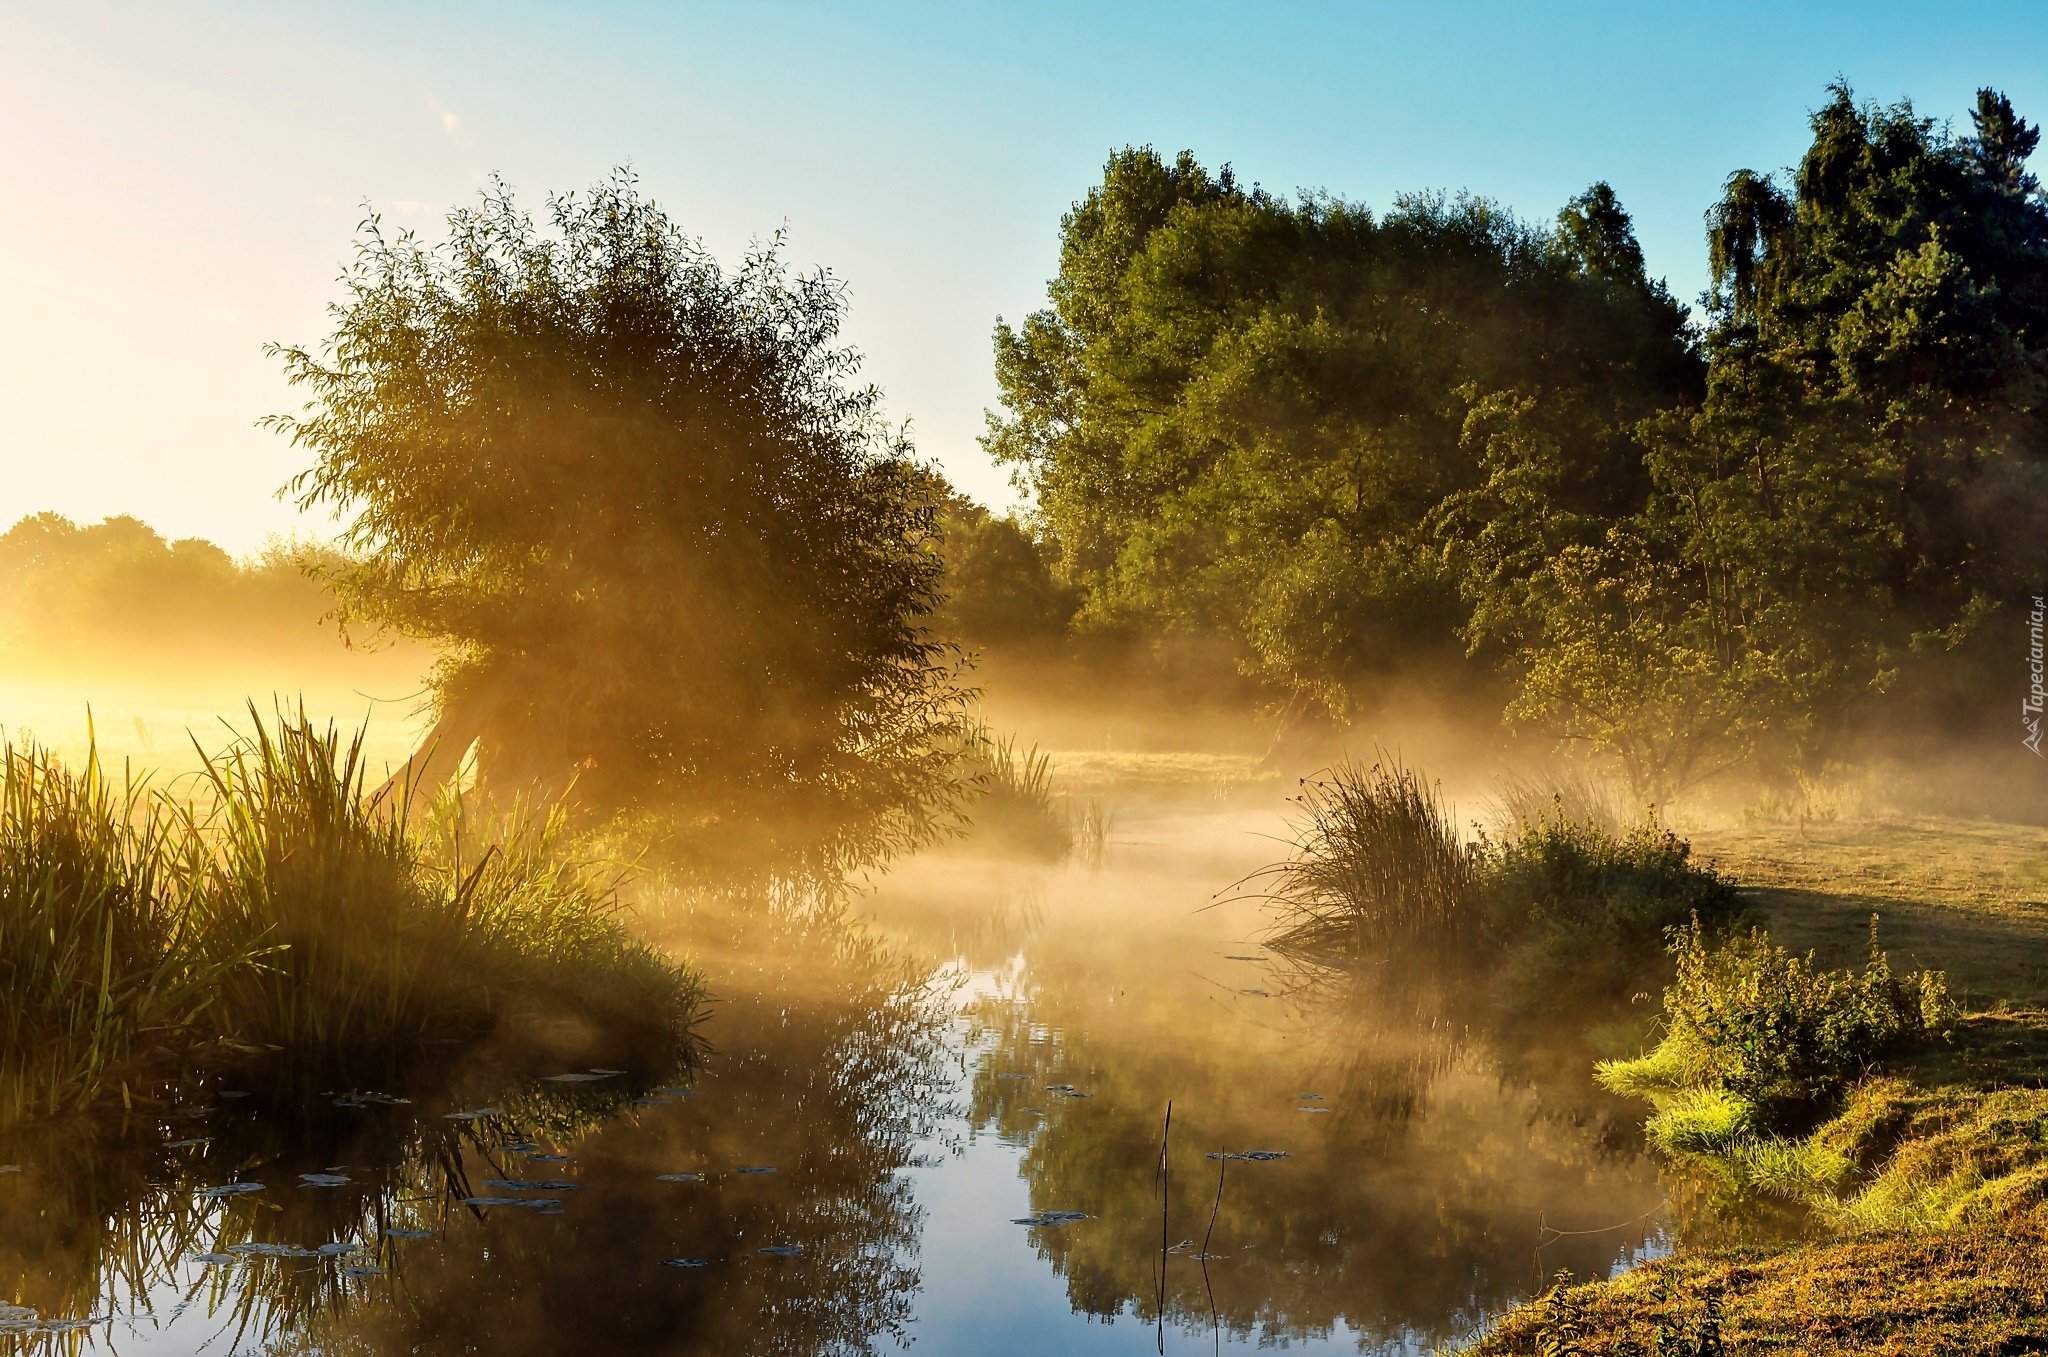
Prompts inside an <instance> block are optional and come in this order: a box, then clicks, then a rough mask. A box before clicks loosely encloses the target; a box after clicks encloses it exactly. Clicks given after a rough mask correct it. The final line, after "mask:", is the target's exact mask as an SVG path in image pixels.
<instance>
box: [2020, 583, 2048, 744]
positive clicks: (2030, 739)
mask: <svg viewBox="0 0 2048 1357" xmlns="http://www.w3.org/2000/svg"><path fill="white" fill-rule="evenodd" d="M2044 618H2048V599H2044V598H2043V596H2042V595H2040V594H2036V595H2034V610H2033V611H2032V612H2031V613H2028V614H2027V675H2028V678H2029V680H2030V682H2029V683H2028V684H2027V696H2026V700H2025V701H2023V702H2021V703H2020V724H2021V725H2023V726H2025V727H2026V730H2027V733H2026V736H2025V737H2024V738H2023V739H2021V740H2020V743H2021V744H2023V745H2025V746H2026V747H2027V748H2029V749H2031V750H2033V751H2034V757H2035V758H2037V759H2038V758H2040V757H2041V756H2042V755H2041V708H2042V705H2043V703H2044V701H2048V691H2044V690H2043V688H2042V686H2041V673H2042V655H2041V623H2042V620H2043V619H2044Z"/></svg>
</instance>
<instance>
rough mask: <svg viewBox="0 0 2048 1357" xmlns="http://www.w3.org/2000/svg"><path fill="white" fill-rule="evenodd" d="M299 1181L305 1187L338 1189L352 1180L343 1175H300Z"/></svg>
mask: <svg viewBox="0 0 2048 1357" xmlns="http://www.w3.org/2000/svg"><path fill="white" fill-rule="evenodd" d="M299 1181H300V1182H301V1183H303V1184H305V1185H306V1186H307V1187H340V1186H341V1185H342V1184H343V1183H347V1182H351V1181H353V1180H352V1179H351V1178H349V1176H348V1175H347V1174H345V1173H302V1174H300V1175H299Z"/></svg>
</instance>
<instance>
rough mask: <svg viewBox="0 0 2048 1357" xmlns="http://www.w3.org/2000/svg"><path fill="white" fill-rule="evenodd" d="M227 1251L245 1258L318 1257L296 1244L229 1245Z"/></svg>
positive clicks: (311, 1251)
mask: <svg viewBox="0 0 2048 1357" xmlns="http://www.w3.org/2000/svg"><path fill="white" fill-rule="evenodd" d="M227 1251H228V1252H229V1253H236V1254H240V1255H242V1256H243V1257H245V1258H318V1257H319V1256H320V1255H319V1254H317V1253H315V1252H313V1250H311V1249H302V1248H300V1247H299V1246H298V1245H297V1244H258V1243H248V1244H230V1245H228V1247H227Z"/></svg>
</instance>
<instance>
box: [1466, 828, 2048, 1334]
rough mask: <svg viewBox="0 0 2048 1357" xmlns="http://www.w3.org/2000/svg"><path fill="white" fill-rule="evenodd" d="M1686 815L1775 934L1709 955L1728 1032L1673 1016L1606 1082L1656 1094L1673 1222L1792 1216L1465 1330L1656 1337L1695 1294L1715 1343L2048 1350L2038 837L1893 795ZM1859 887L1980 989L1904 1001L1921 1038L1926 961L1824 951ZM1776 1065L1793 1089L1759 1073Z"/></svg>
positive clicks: (1856, 903) (1860, 904) (1857, 914)
mask: <svg viewBox="0 0 2048 1357" xmlns="http://www.w3.org/2000/svg"><path fill="white" fill-rule="evenodd" d="M1697 837H1698V839H1699V841H1701V842H1704V843H1706V844H1708V845H1709V846H1710V847H1711V848H1712V849H1713V850H1714V851H1715V853H1716V856H1717V858H1718V862H1719V865H1720V866H1721V867H1722V869H1723V870H1724V871H1727V872H1729V873H1730V874H1731V875H1735V876H1737V877H1739V878H1741V879H1743V880H1745V881H1746V882H1748V881H1754V882H1757V883H1758V889H1755V890H1754V891H1753V892H1752V894H1751V898H1752V899H1753V900H1754V901H1755V905H1756V912H1757V914H1758V915H1759V916H1761V917H1762V918H1764V919H1765V920H1767V921H1768V923H1769V926H1770V932H1771V935H1772V938H1773V940H1774V941H1773V942H1772V943H1764V944H1762V945H1760V946H1759V945H1755V944H1754V940H1753V943H1752V946H1751V947H1750V955H1749V958H1748V959H1749V962H1750V963H1752V964H1749V965H1746V966H1731V967H1729V968H1727V969H1726V970H1725V971H1724V973H1723V974H1722V975H1721V976H1720V977H1719V980H1720V982H1722V988H1723V989H1725V990H1728V991H1730V992H1731V993H1732V994H1733V995H1734V996H1735V1000H1736V1001H1735V1002H1731V1003H1725V1004H1722V1005H1721V1007H1722V1008H1723V1009H1724V1010H1739V1011H1724V1012H1723V1014H1722V1017H1723V1018H1724V1019H1727V1021H1726V1022H1725V1023H1724V1025H1723V1030H1722V1031H1721V1033H1720V1034H1719V1040H1720V1041H1721V1042H1722V1044H1723V1047H1724V1049H1723V1050H1722V1051H1720V1052H1718V1053H1717V1052H1715V1051H1714V1050H1712V1049H1711V1047H1712V1046H1713V1045H1714V1044H1715V1041H1714V1040H1712V1039H1710V1040H1707V1041H1705V1042H1704V1043H1703V1042H1702V1040H1701V1033H1700V1032H1699V1031H1698V1030H1696V1029H1695V1030H1691V1031H1690V1032H1681V1030H1680V1029H1681V1028H1683V1027H1684V1026H1685V1024H1683V1023H1668V1022H1667V1025H1666V1028H1665V1039H1664V1041H1663V1042H1662V1043H1661V1044H1660V1045H1659V1046H1658V1047H1657V1048H1656V1049H1655V1050H1653V1051H1652V1052H1651V1053H1650V1054H1649V1055H1648V1056H1645V1057H1643V1058H1640V1059H1637V1060H1633V1061H1624V1062H1610V1063H1609V1064H1607V1065H1606V1066H1604V1067H1603V1068H1602V1071H1601V1077H1602V1081H1603V1082H1604V1083H1606V1084H1607V1085H1608V1086H1609V1087H1610V1088H1612V1089H1614V1090H1615V1091H1617V1092H1620V1093H1624V1094H1628V1095H1632V1096H1638V1097H1643V1098H1645V1099H1647V1100H1649V1101H1650V1102H1651V1103H1652V1104H1653V1107H1654V1108H1655V1113H1654V1115H1653V1116H1652V1117H1651V1119H1650V1121H1649V1123H1648V1126H1647V1128H1646V1129H1647V1132H1648V1135H1649V1138H1650V1139H1651V1141H1652V1143H1653V1144H1655V1145H1657V1146H1658V1147H1659V1148H1660V1149H1662V1150H1664V1151H1666V1152H1667V1153H1669V1154H1671V1155H1672V1156H1673V1161H1674V1162H1673V1167H1672V1170H1671V1172H1672V1174H1673V1175H1674V1176H1673V1177H1672V1178H1671V1179H1670V1181H1671V1182H1672V1184H1673V1187H1674V1192H1675V1194H1676V1195H1677V1196H1679V1197H1681V1198H1683V1199H1685V1200H1687V1201H1688V1202H1690V1203H1691V1209H1689V1210H1688V1211H1687V1212H1685V1213H1682V1215H1681V1232H1682V1234H1681V1237H1682V1238H1684V1239H1692V1238H1695V1237H1696V1238H1698V1239H1700V1240H1701V1241H1710V1240H1714V1239H1716V1238H1720V1239H1728V1238H1733V1239H1738V1240H1739V1239H1741V1238H1743V1236H1744V1235H1745V1233H1746V1232H1747V1231H1748V1230H1749V1228H1750V1224H1751V1223H1755V1224H1759V1225H1761V1224H1767V1223H1769V1222H1773V1221H1779V1220H1783V1219H1785V1217H1784V1215H1783V1212H1785V1211H1787V1210H1790V1211H1794V1212H1796V1213H1797V1215H1796V1216H1795V1217H1793V1218H1794V1219H1803V1222H1804V1224H1803V1229H1804V1237H1803V1238H1801V1237H1798V1236H1797V1235H1796V1234H1795V1236H1794V1237H1791V1238H1781V1239H1779V1240H1778V1241H1776V1242H1770V1243H1748V1244H1739V1245H1736V1246H1733V1247H1730V1246H1728V1245H1725V1244H1713V1243H1707V1242H1701V1243H1699V1244H1697V1245H1692V1244H1687V1245H1685V1246H1683V1247H1681V1248H1680V1250H1679V1252H1678V1253H1677V1254H1676V1255H1675V1256H1673V1257H1670V1258H1667V1259H1664V1260H1660V1261H1658V1262H1654V1263H1651V1264H1648V1265H1646V1266H1644V1267H1641V1268H1638V1269H1636V1270H1634V1271H1632V1272H1630V1273H1626V1274H1624V1275H1622V1276H1620V1277H1618V1278H1615V1279H1613V1280H1610V1281H1597V1282H1591V1283H1587V1284H1585V1285H1582V1286H1577V1287H1572V1288H1569V1289H1568V1290H1566V1291H1564V1292H1561V1293H1558V1294H1557V1295H1555V1296H1551V1297H1547V1298H1545V1299H1543V1300H1541V1301H1539V1302H1537V1303H1532V1304H1530V1305H1527V1306H1523V1307H1521V1308H1519V1309H1517V1310H1515V1311H1513V1312H1511V1313H1510V1314H1508V1315H1506V1316H1504V1317H1503V1318H1502V1319H1501V1320H1500V1321H1499V1322H1498V1323H1497V1324H1495V1325H1494V1326H1493V1327H1492V1328H1491V1329H1490V1330H1489V1331H1488V1332H1487V1333H1486V1334H1485V1335H1484V1336H1483V1337H1482V1338H1480V1339H1479V1340H1477V1341H1476V1342H1475V1343H1474V1344H1473V1345H1472V1348H1471V1350H1472V1351H1474V1352H1477V1353H1485V1354H1495V1353H1537V1352H1541V1351H1545V1350H1555V1351H1571V1352H1582V1353H1588V1354H1593V1353H1598V1354H1609V1353H1612V1354H1622V1353H1638V1354H1649V1353H1652V1352H1656V1351H1659V1350H1660V1349H1658V1348H1657V1346H1656V1342H1657V1335H1658V1330H1659V1325H1660V1324H1661V1323H1662V1320H1663V1317H1665V1316H1667V1315H1670V1314H1673V1313H1678V1314H1691V1315H1695V1316H1697V1315H1698V1314H1700V1313H1701V1311H1702V1307H1703V1306H1704V1304H1705V1303H1706V1300H1707V1298H1708V1297H1709V1296H1712V1297H1714V1298H1715V1303H1716V1304H1717V1305H1718V1306H1719V1307H1720V1308H1721V1310H1722V1312H1723V1323H1722V1328H1721V1333H1722V1338H1723V1341H1724V1343H1725V1347H1726V1351H1728V1352H1731V1353H1733V1352H1744V1353H1749V1352H1756V1353H1779V1352H1783V1353H1804V1354H1815V1355H1816V1357H1818V1355H1820V1354H1828V1355H1830V1357H1832V1354H1837V1353H1852V1352H1854V1353H1863V1352H1884V1353H1899V1354H1907V1353H1916V1354H1917V1353H1922V1352H1926V1353H1952V1354H1979V1353H1981V1354H1987V1357H1988V1354H1994V1353H2013V1352H2034V1351H2048V1263H2044V1262H2043V1259H2044V1258H2048V1010H2044V1009H2043V1007H2041V1006H2040V1005H2041V1000H2042V998H2043V989H2044V986H2043V985H2042V968H2041V963H2039V962H2038V961H2035V960H2033V959H2032V958H2033V957H2037V956H2038V955H2039V952H2038V947H2037V944H2038V942H2039V941H2040V939H2041V937H2042V930H2043V924H2042V922H2041V917H2040V909H2039V906H2040V904H2041V899H2040V891H2039V887H2038V884H2037V883H2035V882H2034V881H2032V879H2031V876H2030V873H2029V870H2028V868H2029V864H2031V863H2033V862H2035V861H2037V860H2039V858H2040V855H2041V850H2042V845H2043V842H2044V839H2048V836H2044V835H2043V833H2042V831H2040V830H2037V829H2033V828H2029V827H2020V826H1997V825H1988V824H1981V823H1976V824H1966V823H1960V822H1949V821H1935V820H1897V821H1891V822H1885V823H1844V824H1836V825H1830V826H1826V827H1825V828H1822V829H1815V828H1814V827H1812V826H1808V827H1806V828H1805V829H1803V830H1797V831H1795V830H1794V829H1792V828H1777V829H1760V828H1758V827H1756V826H1754V825H1752V826H1748V827H1745V828H1743V829H1741V830H1730V831H1720V832H1717V833H1713V834H1702V835H1699V836H1697ZM1873 910H1881V911H1882V912H1883V918H1884V928H1885V933H1886V937H1887V941H1888V942H1893V943H1894V944H1896V942H1897V941H1898V940H1899V939H1900V938H1904V939H1907V940H1908V942H1909V944H1910V955H1912V956H1913V958H1914V959H1915V960H1916V961H1917V962H1919V963H1920V965H1921V966H1923V967H1929V968H1931V967H1933V966H1936V965H1938V966H1940V967H1942V968H1943V969H1944V970H1946V971H1947V973H1948V976H1949V978H1950V981H1951V983H1952V984H1953V985H1954V986H1955V989H1956V992H1957V993H1958V994H1959V995H1961V996H1963V998H1964V1000H1965V1002H1966V1005H1967V1006H1968V1007H1969V1008H1970V1009H1971V1010H1973V1011H1967V1012H1963V1013H1961V1014H1959V1015H1958V1014H1956V1013H1954V1012H1953V1011H1950V1012H1948V1013H1946V1014H1943V1015H1941V1016H1940V1017H1939V1019H1938V1020H1936V1015H1935V1014H1934V1013H1931V1012H1922V1013H1920V1014H1919V1015H1918V1017H1919V1019H1920V1021H1919V1023H1918V1024H1917V1025H1918V1026H1921V1027H1924V1028H1930V1029H1934V1030H1932V1031H1930V1032H1929V1033H1928V1034H1927V1035H1925V1036H1922V1037H1919V1038H1918V1039H1914V1035H1913V1033H1912V1032H1911V1031H1910V1030H1908V1029H1911V1028H1913V1027H1914V1026H1915V1025H1916V1024H1915V1022H1914V1020H1913V1019H1914V1016H1915V1015H1913V1014H1911V1013H1909V1012H1908V1011H1907V1010H1908V1009H1909V1008H1917V1007H1918V1006H1919V1000H1920V999H1921V998H1922V997H1923V991H1922V988H1921V985H1920V982H1918V981H1917V980H1913V981H1909V980H1908V979H1907V978H1906V977H1903V976H1900V975H1898V974H1896V973H1891V972H1890V971H1889V967H1888V966H1886V967H1884V968H1878V967H1873V966H1868V965H1866V966H1865V967H1864V968H1863V969H1862V971H1861V972H1860V973H1852V972H1848V971H1833V972H1830V971H1828V970H1827V969H1826V968H1825V964H1824V963H1831V962H1840V961H1846V960H1850V959H1853V957H1854V955H1855V953H1856V952H1857V951H1859V950H1862V949H1863V947H1864V946H1866V945H1867V944H1866V942H1865V939H1866V938H1867V937H1868V928H1869V920H1870V915H1871V913H1872V911H1873ZM1787 942H1789V943H1790V944H1791V946H1792V947H1794V948H1798V949H1800V950H1801V951H1802V952H1803V951H1804V949H1808V948H1811V949H1814V951H1813V954H1812V955H1798V954H1795V953H1794V952H1793V951H1792V950H1790V949H1789V948H1786V947H1784V946H1782V945H1781V944H1784V943H1787ZM1700 997H1701V996H1698V995H1696V996H1694V998H1695V1000H1697V999H1699V998H1700ZM1723 997H1724V998H1725V997H1728V996H1727V995H1724V996H1723ZM1934 997H1936V999H1937V1002H1936V1003H1935V1004H1934V1006H1933V1007H1934V1008H1936V1009H1940V1008H1943V1007H1946V1006H1945V1005H1942V1004H1940V1003H1939V1002H1938V997H1939V996H1934ZM1879 1000H1882V1001H1883V1002H1877V1001H1879ZM1681 1006H1683V1004H1682V1005H1681ZM1887 1008H1889V1009H1890V1010H1891V1013H1890V1015H1889V1016H1887V1015H1886V1014H1885V1013H1883V1012H1882V1011H1880V1010H1883V1009H1887ZM1830 1014H1831V1015H1832V1020H1830V1019H1829V1015H1830ZM1703 1045H1704V1046H1705V1047H1706V1048H1707V1049H1702V1048H1703ZM1729 1045H1732V1046H1733V1047H1734V1048H1736V1049H1737V1050H1738V1051H1739V1053H1740V1054H1739V1058H1737V1059H1734V1060H1732V1061H1731V1060H1729V1059H1727V1058H1726V1057H1727V1055H1728V1050H1727V1049H1726V1048H1727V1047H1728V1046H1729ZM1765 1055H1768V1056H1770V1059H1768V1060H1759V1059H1757V1057H1759V1056H1765ZM1773 1066H1775V1068H1772V1067H1773ZM1802 1071H1803V1073H1802ZM1731 1072H1732V1073H1734V1075H1735V1078H1734V1079H1733V1080H1732V1081H1731V1080H1730V1078H1729V1077H1728V1076H1729V1075H1730V1073H1731ZM1795 1075H1796V1076H1797V1078H1794V1076H1795ZM1788 1080H1789V1081H1790V1083H1791V1084H1800V1083H1803V1084H1804V1085H1805V1091H1806V1093H1807V1094H1808V1095H1810V1096H1808V1097H1805V1098H1791V1099H1785V1098H1776V1099H1774V1098H1773V1097H1771V1096H1761V1097H1760V1096H1759V1094H1764V1095H1768V1094H1769V1093H1770V1091H1771V1090H1772V1089H1774V1088H1775V1089H1778V1090H1779V1091H1781V1092H1782V1091H1783V1090H1784V1089H1786V1088H1787V1087H1788ZM1731 1082H1733V1083H1735V1084H1737V1085H1741V1086H1742V1091H1740V1092H1738V1091H1736V1090H1735V1089H1734V1088H1731V1087H1729V1084H1730V1083H1731ZM1681 1184H1683V1185H1685V1186H1681ZM1702 1185H1703V1186H1704V1188H1705V1191H1704V1193H1703V1194H1702V1193H1700V1192H1698V1191H1696V1190H1695V1189H1696V1188H1697V1187H1698V1186H1702ZM1773 1203H1775V1204H1776V1205H1773ZM1755 1237H1756V1236H1754V1235H1752V1236H1751V1238H1755ZM1567 1320H1568V1321H1569V1322H1568V1323H1567V1322H1566V1321H1567ZM1567 1329H1571V1330H1573V1332H1572V1333H1570V1334H1567V1333H1566V1330H1567ZM1546 1344H1549V1345H1550V1347H1549V1348H1548V1349H1546V1347H1545V1345H1546Z"/></svg>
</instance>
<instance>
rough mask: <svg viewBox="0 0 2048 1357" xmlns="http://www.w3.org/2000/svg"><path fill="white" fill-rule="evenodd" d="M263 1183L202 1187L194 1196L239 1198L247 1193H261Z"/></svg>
mask: <svg viewBox="0 0 2048 1357" xmlns="http://www.w3.org/2000/svg"><path fill="white" fill-rule="evenodd" d="M262 1190H263V1184H261V1183H223V1184H221V1185H220V1186H219V1187H202V1188H200V1189H199V1191H198V1192H197V1193H195V1194H194V1195H196V1196H200V1197H208V1198H219V1197H239V1196H241V1195H242V1194H243V1193H245V1192H261V1191H262Z"/></svg>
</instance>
